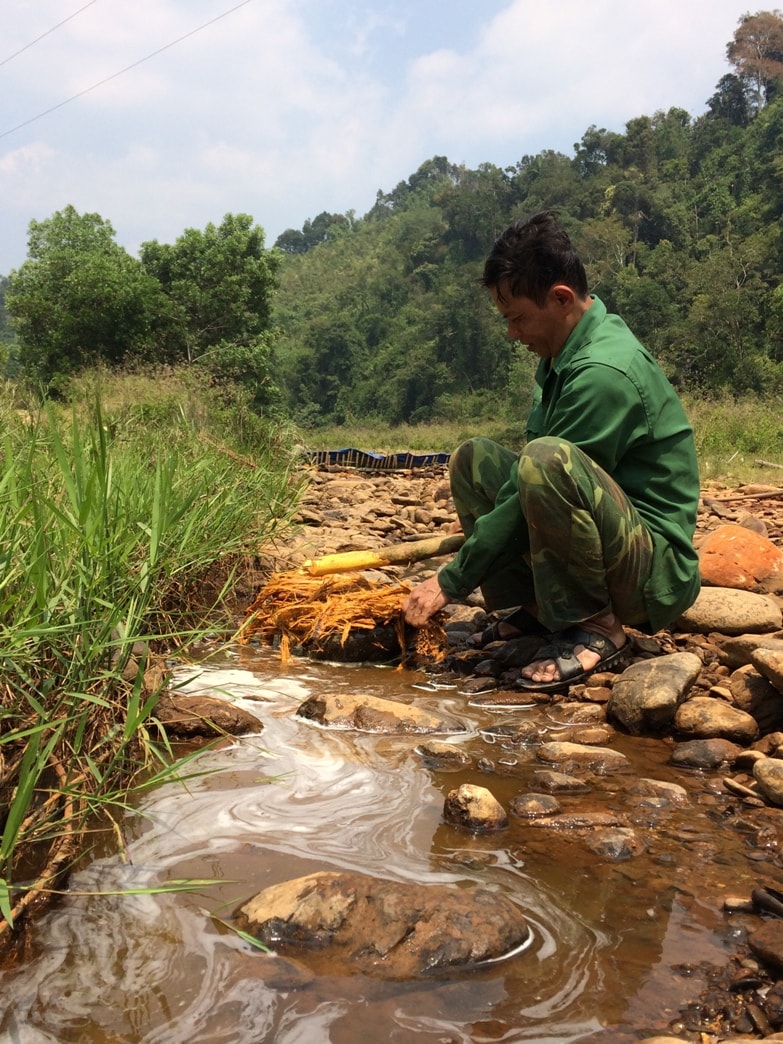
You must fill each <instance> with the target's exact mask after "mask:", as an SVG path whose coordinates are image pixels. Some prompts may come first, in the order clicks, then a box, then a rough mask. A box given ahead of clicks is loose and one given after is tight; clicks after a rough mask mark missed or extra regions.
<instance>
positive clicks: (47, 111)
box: [0, 0, 251, 138]
mask: <svg viewBox="0 0 783 1044" xmlns="http://www.w3.org/2000/svg"><path fill="white" fill-rule="evenodd" d="M93 2H94V0H93ZM249 3H251V0H241V3H239V4H235V5H234V6H233V7H230V8H229V9H228V11H224V12H223V13H222V14H219V15H216V16H215V17H214V18H210V19H209V21H208V22H204V23H203V24H202V25H199V26H197V27H196V28H195V29H191V30H190V32H187V33H185V34H184V35H183V36H178V37H177V39H176V40H172V41H171V43H167V44H164V45H163V47H159V48H158V49H157V51H152V52H151V53H150V54H147V55H145V56H144V57H143V58H139V60H138V61H137V62H132V63H131V64H130V65H126V66H125V68H124V69H119V70H118V71H117V72H115V73H112V74H111V76H106V77H105V78H104V79H103V80H99V81H98V82H97V83H94V84H92V86H91V87H85V88H84V90H83V91H79V92H78V93H77V94H72V95H71V97H70V98H66V99H65V101H61V102H58V103H57V105H52V106H51V107H50V108H48V109H45V110H44V111H43V112H39V113H38V115H37V116H31V117H30V119H29V120H24V121H23V122H22V123H17V125H16V126H15V127H10V128H9V129H8V130H6V131H2V132H1V133H0V138H7V137H8V135H9V134H14V133H15V132H16V131H18V130H21V129H22V127H28V126H29V125H30V124H31V123H35V121H36V120H40V119H43V117H44V116H48V115H49V114H50V113H52V112H56V111H57V110H58V109H62V107H63V106H64V105H68V104H70V102H72V101H76V99H77V98H83V97H84V95H85V94H89V93H90V91H94V90H97V89H98V87H103V86H104V84H107V83H110V82H111V81H112V80H116V79H117V77H118V76H122V75H123V74H124V73H126V72H130V70H131V69H136V68H137V67H138V66H139V65H143V64H144V62H148V61H149V60H150V58H155V57H156V56H157V55H159V54H163V52H164V51H168V50H169V49H170V48H172V47H175V46H176V45H177V44H178V43H182V41H183V40H187V39H188V38H189V37H191V36H195V35H196V33H200V32H201V30H202V29H206V28H207V27H208V26H210V25H214V24H215V22H219V21H220V19H221V18H226V17H227V15H230V14H233V13H234V11H238V10H239V8H240V7H245V6H247V4H249Z"/></svg>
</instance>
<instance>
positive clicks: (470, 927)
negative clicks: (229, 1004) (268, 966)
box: [236, 872, 531, 981]
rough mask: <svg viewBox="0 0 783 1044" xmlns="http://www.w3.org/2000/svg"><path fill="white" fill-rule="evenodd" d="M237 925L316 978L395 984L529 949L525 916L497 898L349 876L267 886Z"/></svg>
mask: <svg viewBox="0 0 783 1044" xmlns="http://www.w3.org/2000/svg"><path fill="white" fill-rule="evenodd" d="M236 921H237V924H238V926H239V928H240V929H241V930H242V931H245V932H248V933H250V934H252V935H254V936H256V937H257V938H258V939H260V940H261V941H262V942H263V943H265V944H266V945H267V946H269V947H271V948H273V949H274V950H276V951H278V952H280V953H282V954H284V955H286V956H289V957H290V956H296V957H297V958H298V959H299V960H300V961H301V962H303V963H305V964H307V965H308V966H310V967H312V968H313V970H315V971H316V973H319V972H321V971H323V973H324V974H329V975H351V974H356V973H363V974H365V975H372V976H375V977H379V978H383V979H391V980H398V981H399V980H406V979H417V978H420V977H422V976H425V975H432V974H438V973H446V972H451V971H453V970H454V969H455V968H460V967H467V966H471V965H476V964H481V963H483V962H485V961H494V960H498V959H500V958H502V957H506V956H509V955H511V954H512V953H514V952H515V951H518V950H519V949H520V948H522V947H524V946H525V945H526V944H527V943H529V942H530V941H531V931H530V928H529V927H528V924H527V922H526V920H525V918H524V916H523V915H522V911H521V910H520V909H519V907H518V906H516V905H515V904H514V903H513V902H511V900H510V899H508V898H506V897H505V896H504V895H501V894H500V893H498V892H495V891H490V890H489V889H487V888H481V887H478V886H473V887H468V888H465V887H460V888H455V887H449V886H446V885H419V884H409V883H400V882H398V881H387V880H380V879H377V878H373V877H370V876H367V875H365V874H358V873H349V872H346V873H339V872H319V873H314V874H310V875H308V876H307V877H300V878H297V879H296V880H293V881H284V882H283V883H282V884H277V885H272V886H271V887H270V888H267V889H265V890H264V891H263V892H260V893H259V894H258V895H256V896H255V897H254V898H252V899H250V900H248V902H246V903H245V904H244V905H243V906H242V907H240V909H239V910H238V912H237V915H236Z"/></svg>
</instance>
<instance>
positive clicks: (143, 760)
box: [0, 375, 303, 935]
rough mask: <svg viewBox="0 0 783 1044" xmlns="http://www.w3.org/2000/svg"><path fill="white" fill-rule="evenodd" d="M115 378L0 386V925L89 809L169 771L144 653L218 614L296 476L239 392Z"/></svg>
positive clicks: (154, 652) (69, 853)
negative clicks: (63, 390) (45, 388)
mask: <svg viewBox="0 0 783 1044" xmlns="http://www.w3.org/2000/svg"><path fill="white" fill-rule="evenodd" d="M128 379H129V380H132V382H133V387H132V388H129V387H128V386H127V385H126V386H124V387H123V386H122V385H123V381H122V380H119V381H114V382H112V383H111V385H110V386H109V387H108V388H107V389H106V394H105V396H102V395H101V390H102V389H100V388H98V387H96V386H93V387H92V388H86V387H85V389H84V397H83V398H82V399H81V400H80V399H79V397H78V396H76V397H75V400H74V406H73V408H72V409H69V410H67V411H65V410H57V409H55V408H52V407H49V408H47V409H45V410H42V411H40V412H36V411H35V410H28V411H25V412H20V411H18V410H17V409H15V408H14V403H13V402H12V401H11V400H10V399H9V398H8V397H6V398H5V399H4V400H0V422H2V427H3V430H4V432H5V434H4V437H3V439H2V453H3V458H4V467H3V474H2V478H0V534H2V535H1V536H0V630H1V631H2V633H1V634H0V686H1V687H2V688H1V689H0V691H1V693H2V698H1V699H0V912H1V913H2V915H3V917H4V919H5V923H4V924H3V923H0V935H1V934H2V932H3V931H7V930H8V928H9V926H10V925H11V924H12V922H13V920H14V913H15V911H16V912H20V911H23V910H24V908H25V897H26V896H28V895H29V894H30V882H31V880H32V881H33V888H40V889H43V888H47V889H49V888H53V887H54V886H55V882H56V878H57V876H58V874H60V873H62V872H63V871H65V870H66V869H67V867H68V866H69V865H70V864H71V862H72V861H73V860H74V859H77V858H78V856H79V855H80V852H81V836H82V831H83V829H84V826H85V824H86V823H87V822H88V820H89V821H91V822H92V821H93V820H94V818H95V817H96V816H98V817H101V816H103V818H104V820H105V821H106V822H107V824H108V825H111V823H112V816H113V814H114V811H115V810H116V809H118V808H123V807H125V805H126V803H127V801H128V800H129V799H130V797H131V795H132V792H133V788H134V787H137V786H138V787H141V786H145V785H146V782H145V781H148V780H149V778H150V776H154V777H155V778H157V779H160V778H161V774H162V775H163V777H165V776H166V775H168V774H170V773H175V772H180V771H182V767H183V766H182V764H181V763H180V764H177V763H175V759H174V758H173V756H172V752H171V749H170V745H169V743H168V740H167V738H166V736H165V732H164V731H163V730H162V729H161V728H160V727H158V726H157V725H156V723H155V719H154V711H155V706H156V703H157V701H158V699H159V696H160V694H161V690H162V687H163V685H164V680H163V679H164V677H165V676H164V675H163V674H162V673H161V672H158V674H157V678H158V680H157V681H156V682H155V683H154V684H150V676H151V675H150V673H146V674H145V668H147V667H150V666H152V665H153V664H154V662H155V661H156V659H158V658H159V657H162V656H163V655H165V654H168V653H170V652H172V651H174V650H176V649H177V648H178V647H180V646H181V645H182V644H184V643H189V642H192V641H194V640H195V639H197V638H198V637H200V636H201V635H203V633H204V632H205V631H206V630H208V629H211V628H213V627H214V626H215V621H216V620H217V619H220V618H223V619H225V616H224V615H223V616H222V617H221V614H225V601H226V597H227V596H228V595H229V594H230V591H231V587H232V583H233V577H234V572H235V570H236V569H237V568H238V567H239V565H240V564H241V563H242V562H244V561H246V560H247V559H248V557H249V556H253V555H254V554H255V552H256V550H257V549H258V548H259V547H260V546H261V545H262V544H264V543H266V542H267V541H269V540H270V539H272V537H273V536H275V535H276V534H277V533H279V532H281V531H283V530H284V528H285V527H286V526H287V524H288V523H289V520H290V517H291V514H292V512H293V511H294V510H295V506H296V503H297V500H298V495H299V492H300V488H301V484H302V481H303V480H302V478H301V477H300V476H298V475H297V473H296V471H295V470H294V465H293V460H294V457H293V455H292V452H291V449H290V447H291V446H292V444H293V439H292V437H291V435H290V433H288V432H287V431H285V430H284V429H281V428H280V426H279V425H276V424H271V423H269V424H267V425H266V428H264V429H263V430H262V427H261V425H260V422H258V421H257V420H256V421H254V422H253V423H254V424H255V429H256V434H257V436H258V438H257V440H255V441H253V442H252V443H251V440H250V437H249V433H248V430H249V423H250V422H249V421H248V420H247V419H246V418H244V417H243V416H242V412H241V406H234V407H233V408H232V409H227V408H226V407H225V406H224V405H222V406H221V405H219V404H216V403H215V402H214V401H213V400H211V399H210V397H209V396H208V395H207V394H206V393H205V392H204V389H203V388H198V387H188V385H187V382H186V381H182V380H180V379H179V378H177V377H176V375H169V379H168V383H166V382H164V381H160V380H157V381H147V382H146V384H144V382H141V383H140V382H139V380H138V378H128ZM90 395H91V396H95V397H94V398H93V399H92V400H91V401H90V400H89V399H88V396H90ZM232 425H233V427H232ZM237 432H238V434H237ZM232 435H234V436H236V437H234V438H232V439H231V440H230V441H229V439H230V437H231V436H232ZM249 447H252V449H253V453H252V456H249V455H248V452H249ZM139 650H143V652H141V653H140V652H139ZM132 658H133V659H134V662H135V663H137V664H139V666H140V667H141V669H140V670H138V671H137V672H136V673H135V676H134V675H133V672H128V671H127V668H128V666H129V664H130V661H131V659H132Z"/></svg>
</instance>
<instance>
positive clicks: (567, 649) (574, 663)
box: [515, 626, 629, 692]
mask: <svg viewBox="0 0 783 1044" xmlns="http://www.w3.org/2000/svg"><path fill="white" fill-rule="evenodd" d="M577 645H582V646H584V648H585V649H589V650H590V651H591V652H595V653H598V655H599V656H600V657H601V659H600V660H599V661H598V663H597V664H596V665H595V666H594V667H590V668H589V669H585V668H584V667H583V666H582V664H581V663H580V662H579V660H578V658H577V656H576V654H575V653H574V649H575V648H576V646H577ZM628 652H629V643H628V641H627V640H626V641H625V642H624V643H623V644H622V645H620V646H617V645H615V644H614V642H613V641H612V640H611V639H610V638H605V637H604V636H603V635H602V634H596V633H595V632H594V631H586V630H584V628H582V627H579V626H576V627H569V628H568V629H567V630H565V631H559V632H558V633H556V634H553V635H552V637H551V640H550V641H549V643H548V644H547V645H544V646H543V647H541V648H540V649H539V650H538V652H537V653H536V656H535V660H554V661H555V663H556V665H557V670H558V672H559V674H560V677H559V678H555V679H554V681H550V682H537V681H533V679H532V678H527V677H522V678H520V679H519V680H518V681H517V682H516V683H515V688H518V689H520V690H521V691H522V692H561V691H562V690H563V689H568V688H569V687H570V686H571V685H578V684H579V683H580V682H583V681H586V680H587V679H588V678H589V677H590V675H591V674H595V673H596V671H605V670H608V669H609V668H610V667H615V666H618V665H619V664H620V663H622V662H623V660H625V659H626V657H627V656H628ZM529 662H530V663H533V662H535V661H534V660H531V661H529Z"/></svg>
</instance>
